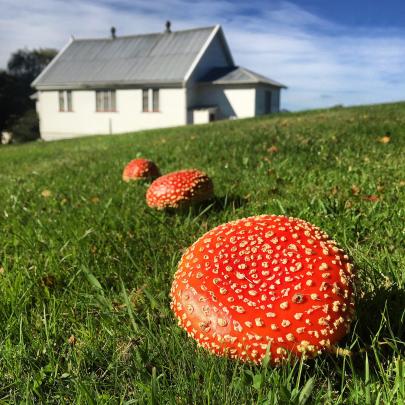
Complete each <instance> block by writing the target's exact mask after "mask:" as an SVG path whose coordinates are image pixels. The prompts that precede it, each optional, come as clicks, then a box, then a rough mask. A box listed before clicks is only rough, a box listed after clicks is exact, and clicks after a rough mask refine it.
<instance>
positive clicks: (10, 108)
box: [0, 48, 57, 141]
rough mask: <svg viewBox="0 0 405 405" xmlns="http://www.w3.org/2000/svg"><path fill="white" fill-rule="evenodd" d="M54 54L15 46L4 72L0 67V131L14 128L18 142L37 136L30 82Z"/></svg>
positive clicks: (54, 51)
mask: <svg viewBox="0 0 405 405" xmlns="http://www.w3.org/2000/svg"><path fill="white" fill-rule="evenodd" d="M56 53H57V51H56V50H55V49H50V48H46V49H33V50H28V49H19V50H17V51H16V52H14V53H13V54H12V55H11V56H10V59H9V61H8V64H7V71H4V70H0V131H2V130H4V129H12V128H14V129H17V132H18V133H19V135H18V138H19V140H20V141H23V140H24V139H26V140H32V139H33V138H34V137H35V136H36V137H37V136H38V131H37V127H38V125H37V124H35V122H34V121H35V120H38V119H37V118H36V114H35V109H34V107H35V105H34V101H33V100H31V99H30V97H29V96H30V95H31V94H32V93H33V91H34V90H33V89H32V88H31V83H32V81H33V80H34V79H35V78H36V77H37V76H38V75H39V74H40V73H41V71H42V70H43V69H45V67H46V66H47V65H48V63H49V62H50V61H51V60H52V59H53V58H54V57H55V55H56ZM21 128H24V130H21ZM30 130H31V131H32V133H29V131H30ZM34 131H36V132H35V133H34Z"/></svg>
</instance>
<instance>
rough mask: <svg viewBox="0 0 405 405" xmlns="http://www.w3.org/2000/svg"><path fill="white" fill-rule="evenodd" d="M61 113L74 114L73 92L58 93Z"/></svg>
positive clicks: (60, 91)
mask: <svg viewBox="0 0 405 405" xmlns="http://www.w3.org/2000/svg"><path fill="white" fill-rule="evenodd" d="M58 103H59V112H73V96H72V90H59V91H58Z"/></svg>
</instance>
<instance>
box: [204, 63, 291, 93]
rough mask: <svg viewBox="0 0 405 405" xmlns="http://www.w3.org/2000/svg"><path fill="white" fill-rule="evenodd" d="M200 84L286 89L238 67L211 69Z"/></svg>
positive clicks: (277, 83) (279, 84) (273, 81)
mask: <svg viewBox="0 0 405 405" xmlns="http://www.w3.org/2000/svg"><path fill="white" fill-rule="evenodd" d="M200 82H201V83H212V84H255V83H257V84H258V83H264V84H270V85H272V86H275V87H281V88H287V87H286V86H285V85H284V84H281V83H279V82H276V81H275V80H272V79H269V78H268V77H265V76H263V75H260V74H259V73H255V72H252V71H251V70H249V69H246V68H243V67H240V66H232V67H226V68H214V69H211V70H210V71H209V72H208V73H207V74H206V75H205V76H204V77H203V78H201V80H200Z"/></svg>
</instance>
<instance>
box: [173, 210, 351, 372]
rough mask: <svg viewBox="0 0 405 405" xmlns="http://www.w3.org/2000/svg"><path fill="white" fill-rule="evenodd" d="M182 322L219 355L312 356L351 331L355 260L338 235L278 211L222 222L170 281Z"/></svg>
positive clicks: (275, 358) (243, 357) (191, 249)
mask: <svg viewBox="0 0 405 405" xmlns="http://www.w3.org/2000/svg"><path fill="white" fill-rule="evenodd" d="M170 295H171V298H172V302H171V308H172V310H173V312H174V314H175V316H176V317H177V319H178V323H179V326H181V327H182V328H184V329H185V330H186V331H187V333H188V335H189V336H191V337H193V338H194V339H195V340H196V341H197V343H198V345H199V346H202V347H204V348H206V349H208V350H210V351H211V352H213V353H215V354H217V355H227V356H230V357H232V358H238V359H241V360H243V361H253V362H255V363H259V362H261V361H262V359H263V358H264V356H265V354H266V350H269V353H270V359H271V363H272V364H277V363H279V362H280V361H281V360H283V359H286V358H287V357H288V356H289V353H291V354H292V355H293V356H294V355H295V356H297V357H300V356H305V357H313V356H315V355H317V354H318V353H321V352H322V351H324V350H328V349H330V348H331V347H332V345H334V344H335V343H336V342H338V341H339V340H340V339H341V338H342V337H343V336H344V335H345V334H346V333H347V331H348V329H349V324H350V322H351V320H352V318H353V314H354V292H353V274H352V265H351V264H350V262H349V258H348V257H347V255H346V254H345V253H344V252H343V251H342V250H341V249H339V248H338V247H337V246H336V242H334V241H333V240H330V239H329V237H328V236H327V235H326V234H325V233H324V232H322V231H321V230H320V229H319V228H317V227H316V226H314V225H311V224H309V223H308V222H305V221H303V220H301V219H296V218H288V217H284V216H276V215H271V216H269V215H261V216H256V217H250V218H244V219H240V220H238V221H234V222H229V223H227V224H223V225H220V226H218V227H216V228H214V229H212V230H211V231H209V232H207V233H206V234H205V235H203V236H202V237H201V238H200V239H198V240H197V241H196V242H195V243H194V244H193V245H192V246H190V247H189V248H188V249H187V250H186V252H185V253H184V255H183V257H182V258H181V260H180V263H179V266H178V270H177V272H176V274H175V276H174V280H173V285H172V288H171V293H170Z"/></svg>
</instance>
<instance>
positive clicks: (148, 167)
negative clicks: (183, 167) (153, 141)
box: [122, 159, 160, 182]
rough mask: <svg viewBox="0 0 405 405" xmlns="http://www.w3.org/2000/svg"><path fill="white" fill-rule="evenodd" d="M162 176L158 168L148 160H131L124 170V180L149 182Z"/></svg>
mask: <svg viewBox="0 0 405 405" xmlns="http://www.w3.org/2000/svg"><path fill="white" fill-rule="evenodd" d="M159 176H160V171H159V169H158V167H157V166H156V165H155V163H153V162H152V161H151V160H148V159H134V160H131V161H130V162H129V163H128V164H127V165H126V166H125V168H124V171H123V173H122V180H124V181H127V182H128V181H131V180H148V179H155V178H156V177H159Z"/></svg>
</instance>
